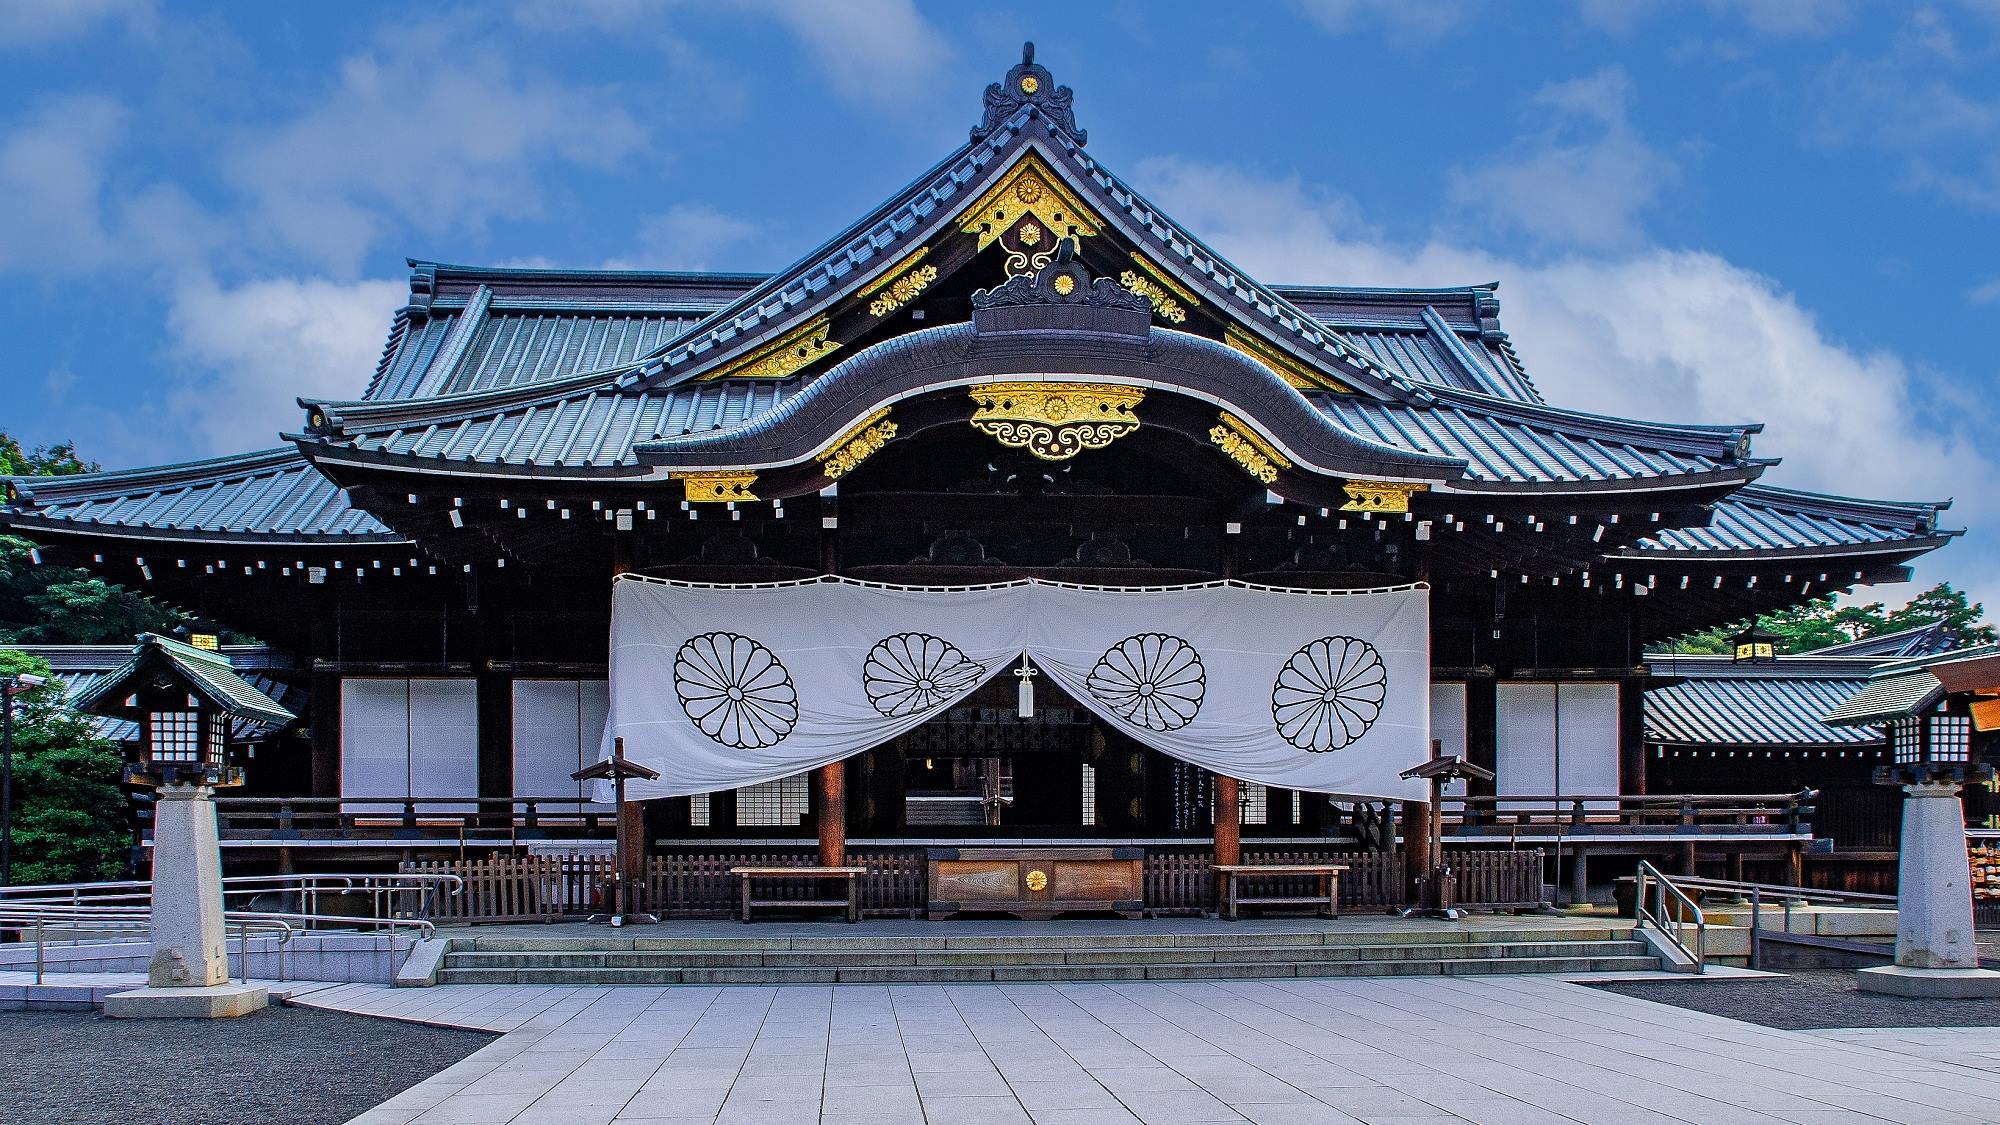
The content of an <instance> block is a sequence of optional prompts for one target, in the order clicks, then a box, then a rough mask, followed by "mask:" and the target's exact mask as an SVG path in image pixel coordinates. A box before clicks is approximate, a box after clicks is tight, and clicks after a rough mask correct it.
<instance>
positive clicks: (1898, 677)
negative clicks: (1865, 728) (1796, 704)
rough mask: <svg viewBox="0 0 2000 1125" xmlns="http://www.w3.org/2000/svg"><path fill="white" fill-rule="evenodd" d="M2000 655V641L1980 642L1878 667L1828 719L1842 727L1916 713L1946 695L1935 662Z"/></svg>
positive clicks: (1827, 716) (1830, 722) (1830, 712)
mask: <svg viewBox="0 0 2000 1125" xmlns="http://www.w3.org/2000/svg"><path fill="white" fill-rule="evenodd" d="M1994 655H2000V644H1987V645H1979V646H1976V647H1973V648H1967V649H1959V650H1958V651H1956V652H1947V653H1941V654H1937V655H1932V656H1919V657H1916V658H1914V659H1910V660H1897V661H1893V662H1891V663H1888V664H1884V665H1882V666H1880V667H1878V668H1877V669H1875V673H1874V675H1873V676H1872V677H1871V678H1870V679H1869V681H1868V683H1867V685H1866V686H1864V687H1863V688H1862V689H1861V690H1860V691H1858V692H1856V693H1854V695H1853V697H1852V698H1850V699H1848V700H1846V701H1845V702H1843V703H1841V704H1840V705H1839V706H1837V707H1835V708H1833V709H1832V710H1830V711H1829V712H1827V714H1826V717H1825V721H1826V722H1827V723H1829V724H1838V725H1842V726H1846V725H1852V724H1856V723H1882V722H1887V721H1888V720H1890V719H1897V718H1901V717H1902V716H1904V715H1909V714H1914V713H1916V712H1918V711H1921V710H1923V709H1924V708H1926V707H1928V706H1930V705H1931V704H1932V703H1934V702H1936V701H1937V699H1938V698H1939V697H1940V696H1942V695H1943V694H1944V684H1943V683H1941V682H1939V680H1938V678H1937V677H1936V676H1934V675H1932V674H1931V673H1930V667H1931V665H1934V664H1944V663H1947V662H1954V661H1961V660H1971V659H1975V658H1979V657H1986V656H1994Z"/></svg>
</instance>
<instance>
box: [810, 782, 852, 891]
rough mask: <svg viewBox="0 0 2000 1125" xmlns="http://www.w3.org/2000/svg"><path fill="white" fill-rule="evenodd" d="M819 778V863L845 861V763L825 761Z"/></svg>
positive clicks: (843, 863) (841, 864) (828, 864)
mask: <svg viewBox="0 0 2000 1125" xmlns="http://www.w3.org/2000/svg"><path fill="white" fill-rule="evenodd" d="M813 772H814V774H815V775H816V776H817V777H818V778H819V817H818V820H819V865H820V866H821V867H844V866H846V865H847V763H846V762H829V763H827V764H826V765H823V766H821V767H820V768H819V769H817V770H815V771H813Z"/></svg>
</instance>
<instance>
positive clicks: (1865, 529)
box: [1624, 484, 1959, 557]
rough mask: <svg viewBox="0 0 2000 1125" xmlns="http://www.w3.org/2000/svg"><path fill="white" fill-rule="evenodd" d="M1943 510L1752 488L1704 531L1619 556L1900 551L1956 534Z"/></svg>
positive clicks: (1720, 508) (1731, 500) (1671, 533)
mask: <svg viewBox="0 0 2000 1125" xmlns="http://www.w3.org/2000/svg"><path fill="white" fill-rule="evenodd" d="M1944 506H1945V505H1944V504H1941V503H1895V502H1890V501H1880V500H1853V499H1849V498H1846V497H1841V496H1822V495H1818V494H1816V493H1810V492H1794V491H1792V490H1791V489H1785V488H1774V487H1771V486H1769V485H1763V484H1756V485H1750V486H1748V487H1745V488H1742V489H1739V490H1737V491H1736V492H1734V493H1732V494H1730V496H1729V497H1728V498H1727V499H1725V500H1723V501H1721V502H1719V503H1717V504H1716V505H1715V518H1714V520H1713V521H1712V522H1711V523H1710V524H1709V526H1707V527H1688V528H1673V529H1669V530H1664V531H1661V532H1660V533H1659V534H1658V535H1656V536H1654V537H1653V538H1651V539H1646V540H1642V541H1641V542H1640V543H1639V545H1638V546H1637V547H1635V548H1633V549H1632V550H1630V551H1627V552H1624V553H1625V554H1628V555H1636V556H1641V557H1657V556H1659V555H1662V554H1665V553H1669V552H1689V553H1700V554H1708V555H1717V554H1736V553H1744V552H1762V551H1800V552H1809V551H1812V550H1816V549H1826V548H1843V549H1853V548H1867V547H1884V548H1899V547H1903V546H1906V545H1909V544H1911V542H1912V541H1913V540H1925V539H1932V538H1948V537H1950V536H1953V535H1957V534H1959V533H1958V532H1956V531H1943V532H1940V531H1939V530H1938V529H1937V515H1938V512H1939V510H1940V509H1942V508H1943V507H1944Z"/></svg>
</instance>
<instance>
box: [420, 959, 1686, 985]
mask: <svg viewBox="0 0 2000 1125" xmlns="http://www.w3.org/2000/svg"><path fill="white" fill-rule="evenodd" d="M1658 967H1659V962H1658V960H1657V959H1656V958H1653V957H1641V956H1589V955H1579V956H1572V957H1493V958H1463V959H1444V958H1434V959H1424V958H1416V959H1407V960H1352V961H1315V962H1287V961H1181V962H1164V963H1157V964H1026V965H1015V964H1008V965H991V964H988V965H845V966H822V967H813V968H801V967H775V966H763V967H756V968H748V967H741V968H725V967H716V968H611V967H600V968H581V969H565V968H453V967H447V968H445V969H444V970H443V971H442V972H441V973H440V974H439V981H438V982H439V983H440V984H528V985H586V984H607V985H665V984H834V983H853V984H938V983H953V982H977V981H1035V980H1071V981H1075V980H1228V979H1256V978H1274V977H1386V976H1476V975H1483V974H1492V973H1581V972H1638V971H1644V970H1651V969H1657V968H1658Z"/></svg>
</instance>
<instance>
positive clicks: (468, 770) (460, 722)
mask: <svg viewBox="0 0 2000 1125" xmlns="http://www.w3.org/2000/svg"><path fill="white" fill-rule="evenodd" d="M340 792H341V795H342V796H343V797H346V796H353V797H393V798H401V797H410V796H417V797H476V796H478V795H479V707H478V700H477V694H476V691H475V689H474V686H473V681H472V680H469V679H449V680H445V679H402V678H389V677H352V678H348V679H343V680H342V681H341V682H340ZM346 807H347V808H348V809H349V810H350V811H361V812H400V811H401V805H400V804H388V803H380V804H378V803H374V802H367V801H363V802H359V803H353V802H350V803H349V804H347V806H346ZM471 808H472V806H471V805H469V804H468V805H450V806H434V807H431V808H429V809H427V810H420V811H431V812H442V811H451V810H454V809H466V810H469V809H471Z"/></svg>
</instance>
